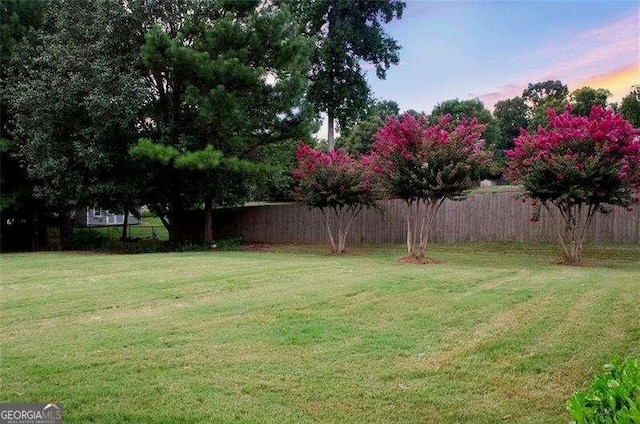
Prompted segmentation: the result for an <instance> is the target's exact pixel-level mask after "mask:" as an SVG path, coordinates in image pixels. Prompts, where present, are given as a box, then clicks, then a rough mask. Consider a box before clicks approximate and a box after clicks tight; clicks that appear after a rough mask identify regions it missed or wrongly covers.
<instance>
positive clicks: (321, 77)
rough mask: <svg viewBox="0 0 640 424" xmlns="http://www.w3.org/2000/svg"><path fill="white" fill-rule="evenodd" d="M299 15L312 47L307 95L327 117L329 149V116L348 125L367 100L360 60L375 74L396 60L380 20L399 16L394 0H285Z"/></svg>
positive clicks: (395, 49)
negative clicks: (371, 67) (373, 68)
mask: <svg viewBox="0 0 640 424" xmlns="http://www.w3.org/2000/svg"><path fill="white" fill-rule="evenodd" d="M289 3H291V5H292V7H293V9H294V10H295V11H296V12H297V13H299V16H300V17H301V19H302V20H303V21H304V27H305V28H306V30H307V35H308V36H309V37H314V38H315V40H316V46H315V47H316V48H315V49H314V50H313V52H312V56H311V60H312V68H311V75H310V77H309V78H310V82H311V85H310V87H309V93H308V96H309V101H310V102H311V103H312V104H313V105H314V106H315V108H316V109H317V110H318V111H319V112H326V113H327V115H328V119H329V131H330V134H329V150H333V148H334V146H333V134H332V133H331V126H332V125H333V120H334V119H336V120H337V122H338V128H348V127H350V126H351V125H352V124H353V123H354V122H356V121H357V120H358V119H360V118H361V117H362V116H363V115H362V114H363V112H364V111H366V108H367V104H368V102H369V92H370V90H369V85H368V84H367V81H366V79H365V75H364V72H363V70H362V65H363V64H364V63H369V64H372V65H373V66H374V67H375V70H376V75H377V77H378V78H381V79H384V78H385V75H386V71H387V69H388V68H389V67H390V66H391V65H392V64H393V65H396V64H398V62H399V56H398V52H399V50H400V46H399V45H398V43H397V42H396V41H395V40H394V39H393V38H391V37H390V36H388V35H387V34H386V33H385V31H384V28H383V24H386V23H389V22H391V21H392V20H393V19H395V18H398V19H399V18H401V17H402V12H403V10H404V7H405V3H404V2H403V1H400V0H352V1H343V0H319V1H314V2H309V1H307V0H291V1H290V2H289Z"/></svg>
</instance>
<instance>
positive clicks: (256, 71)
mask: <svg viewBox="0 0 640 424" xmlns="http://www.w3.org/2000/svg"><path fill="white" fill-rule="evenodd" d="M149 5H150V11H151V16H153V20H154V21H155V25H154V26H153V27H152V28H151V29H150V30H149V32H148V33H147V34H146V38H145V44H144V46H143V48H142V56H143V62H144V66H145V68H146V75H145V81H146V82H147V87H148V90H149V93H150V98H149V103H148V114H147V117H146V119H145V120H144V123H145V128H144V132H145V133H146V135H147V137H146V138H143V139H142V140H140V142H139V143H138V145H136V146H135V147H134V148H133V149H132V150H131V153H132V154H133V155H134V156H135V157H137V158H140V159H141V160H143V161H144V162H145V166H147V169H148V175H149V176H150V178H149V180H148V185H147V186H148V190H147V193H146V196H147V199H148V202H149V203H150V204H151V205H153V207H154V209H155V210H156V211H157V212H158V213H159V214H160V216H161V218H162V219H163V222H164V223H165V225H166V226H167V227H168V229H169V234H170V238H171V240H173V241H179V240H180V239H181V238H183V237H184V232H183V231H182V229H181V227H182V226H183V224H184V220H185V212H186V211H188V210H189V209H192V208H194V207H197V206H199V205H204V209H205V216H206V222H205V224H204V230H205V231H204V234H205V238H206V239H207V241H210V240H211V239H212V236H213V235H212V225H213V223H212V216H213V213H212V209H213V205H214V203H215V204H217V205H224V204H237V203H239V202H241V201H242V200H243V199H244V198H246V197H248V196H249V195H250V193H251V190H252V179H253V178H255V176H256V175H258V174H260V173H261V172H262V171H264V167H263V166H262V165H261V164H259V163H258V162H257V160H256V156H255V153H256V151H257V150H258V147H260V146H263V145H267V144H271V143H278V142H280V141H283V140H289V139H291V138H298V137H301V136H304V135H306V128H307V127H306V124H307V119H306V118H307V113H306V110H307V108H306V104H305V102H304V99H303V94H304V92H305V90H306V88H307V85H306V84H307V74H308V69H309V67H308V54H309V44H308V42H307V40H306V38H305V37H303V36H302V35H300V32H299V31H298V28H297V26H296V25H295V24H294V20H293V19H292V16H291V14H290V13H289V12H288V8H287V7H277V6H276V5H274V4H273V3H270V2H264V1H260V0H251V1H243V2H236V1H227V0H218V1H205V0H173V1H165V2H160V3H155V2H149Z"/></svg>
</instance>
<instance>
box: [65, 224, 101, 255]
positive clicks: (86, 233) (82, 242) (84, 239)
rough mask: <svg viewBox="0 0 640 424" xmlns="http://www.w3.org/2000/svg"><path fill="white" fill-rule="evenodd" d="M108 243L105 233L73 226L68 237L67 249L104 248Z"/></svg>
mask: <svg viewBox="0 0 640 424" xmlns="http://www.w3.org/2000/svg"><path fill="white" fill-rule="evenodd" d="M109 243H110V240H109V237H108V236H107V235H106V234H103V233H100V232H98V231H96V230H94V229H92V228H75V229H74V230H73V233H72V234H71V237H69V243H68V245H67V246H68V249H69V250H99V249H104V248H105V247H107V246H108V245H109Z"/></svg>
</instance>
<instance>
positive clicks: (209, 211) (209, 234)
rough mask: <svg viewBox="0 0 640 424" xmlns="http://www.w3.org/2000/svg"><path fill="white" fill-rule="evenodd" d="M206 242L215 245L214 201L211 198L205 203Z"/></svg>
mask: <svg viewBox="0 0 640 424" xmlns="http://www.w3.org/2000/svg"><path fill="white" fill-rule="evenodd" d="M204 241H205V242H207V244H211V243H213V200H212V199H211V198H210V197H207V198H206V199H205V201H204Z"/></svg>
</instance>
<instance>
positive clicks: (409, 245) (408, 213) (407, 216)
mask: <svg viewBox="0 0 640 424" xmlns="http://www.w3.org/2000/svg"><path fill="white" fill-rule="evenodd" d="M411 206H412V202H407V211H406V214H405V220H406V222H407V255H411V254H412V253H413V231H412V229H411V218H412V213H411Z"/></svg>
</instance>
